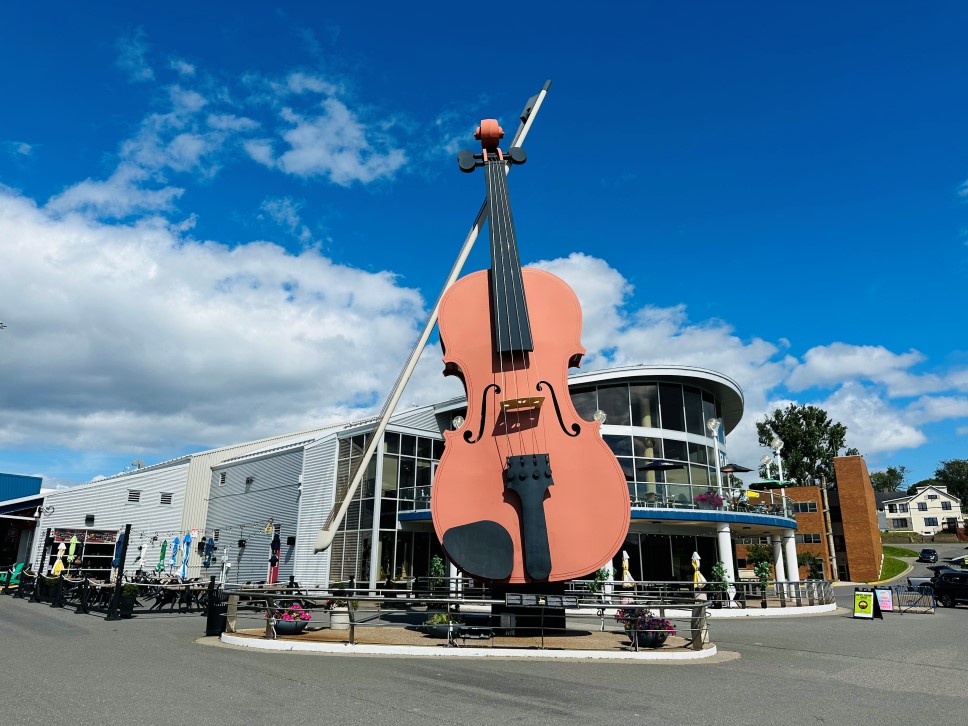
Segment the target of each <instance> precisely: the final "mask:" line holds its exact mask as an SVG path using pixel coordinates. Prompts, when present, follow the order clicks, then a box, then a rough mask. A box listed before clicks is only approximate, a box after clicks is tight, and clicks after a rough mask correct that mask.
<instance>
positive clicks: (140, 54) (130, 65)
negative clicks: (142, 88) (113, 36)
mask: <svg viewBox="0 0 968 726" xmlns="http://www.w3.org/2000/svg"><path fill="white" fill-rule="evenodd" d="M115 47H116V48H117V51H118V57H117V61H116V62H117V65H118V67H119V68H121V69H122V70H123V71H125V72H126V73H127V74H128V80H130V81H132V82H139V83H140V82H145V81H151V80H153V79H154V77H155V72H154V71H153V70H152V69H151V66H150V65H148V60H147V55H148V41H147V36H146V35H145V31H144V28H138V29H137V30H135V32H134V33H133V34H132V35H130V36H127V37H123V38H119V39H118V41H117V43H116V45H115Z"/></svg>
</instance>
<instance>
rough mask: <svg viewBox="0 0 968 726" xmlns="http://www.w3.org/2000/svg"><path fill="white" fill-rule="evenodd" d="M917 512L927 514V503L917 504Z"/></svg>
mask: <svg viewBox="0 0 968 726" xmlns="http://www.w3.org/2000/svg"><path fill="white" fill-rule="evenodd" d="M918 511H919V512H927V511H928V503H927V502H918Z"/></svg>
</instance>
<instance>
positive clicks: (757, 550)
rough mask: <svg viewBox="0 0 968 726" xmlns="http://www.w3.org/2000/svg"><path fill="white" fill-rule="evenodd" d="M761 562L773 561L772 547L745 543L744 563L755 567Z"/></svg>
mask: <svg viewBox="0 0 968 726" xmlns="http://www.w3.org/2000/svg"><path fill="white" fill-rule="evenodd" d="M761 562H766V563H767V564H769V563H771V562H773V547H771V546H770V545H766V544H750V545H746V564H747V566H751V567H755V566H756V565H758V564H760V563H761Z"/></svg>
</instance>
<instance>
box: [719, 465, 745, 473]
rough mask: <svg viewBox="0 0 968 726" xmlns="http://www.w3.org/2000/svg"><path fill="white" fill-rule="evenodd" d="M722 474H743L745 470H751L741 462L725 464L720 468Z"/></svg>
mask: <svg viewBox="0 0 968 726" xmlns="http://www.w3.org/2000/svg"><path fill="white" fill-rule="evenodd" d="M720 471H721V472H723V474H745V473H746V472H749V471H753V470H752V469H748V468H746V467H745V466H743V465H742V464H726V465H725V466H724V467H723V468H722V469H720Z"/></svg>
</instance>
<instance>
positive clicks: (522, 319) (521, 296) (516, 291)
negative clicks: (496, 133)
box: [499, 164, 539, 454]
mask: <svg viewBox="0 0 968 726" xmlns="http://www.w3.org/2000/svg"><path fill="white" fill-rule="evenodd" d="M499 178H500V183H501V186H502V191H503V195H502V199H503V200H504V201H505V208H504V209H503V210H502V211H503V215H504V216H503V223H504V225H505V227H506V234H505V236H504V239H506V240H507V241H508V255H509V256H510V257H512V260H511V262H512V264H511V265H510V266H509V269H510V270H511V272H512V274H511V288H512V295H511V298H512V299H513V300H514V324H515V325H516V326H517V332H518V338H519V339H520V337H521V333H522V332H523V331H525V330H528V331H529V332H530V324H529V320H528V310H527V301H526V299H525V289H524V275H523V272H522V270H521V260H520V251H519V250H518V247H517V241H516V234H515V230H514V221H513V216H512V214H511V195H510V193H509V192H508V188H507V174H506V173H505V167H504V164H502V165H501V166H500V168H499ZM512 245H513V247H512ZM522 301H523V302H524V307H523V308H522V306H521V303H522ZM509 325H510V321H509ZM529 337H530V336H529ZM532 347H533V343H532ZM517 354H520V359H519V358H518V357H517ZM511 355H512V360H513V361H514V371H515V380H516V382H519V380H520V375H519V370H518V360H520V370H521V371H523V372H524V378H525V383H526V391H525V396H532V395H534V393H535V392H536V391H535V381H533V380H532V379H531V373H532V371H531V366H529V365H528V351H526V350H524V349H523V348H522V349H521V350H520V351H514V352H512V354H511ZM515 396H516V397H518V398H523V397H524V396H522V395H521V392H520V390H516V391H515ZM518 415H520V412H519V414H518ZM535 415H536V412H535V409H534V408H530V409H529V413H528V417H529V419H530V421H531V424H532V425H531V426H529V433H530V437H531V447H532V448H531V452H532V453H537V452H538V450H539V446H538V435H537V434H538V431H537V426H536V425H534V424H535V420H534V419H535ZM518 430H519V432H520V439H521V440H520V446H521V453H522V454H524V453H525V447H524V441H523V440H524V437H525V436H526V434H525V432H524V431H523V429H521V428H520V427H519V429H518Z"/></svg>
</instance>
